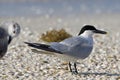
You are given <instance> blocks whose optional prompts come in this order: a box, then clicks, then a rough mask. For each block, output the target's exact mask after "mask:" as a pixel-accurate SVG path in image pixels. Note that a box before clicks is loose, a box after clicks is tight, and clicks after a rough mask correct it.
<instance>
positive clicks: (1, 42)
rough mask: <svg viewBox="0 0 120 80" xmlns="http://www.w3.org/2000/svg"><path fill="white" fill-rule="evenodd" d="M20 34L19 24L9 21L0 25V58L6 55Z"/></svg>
mask: <svg viewBox="0 0 120 80" xmlns="http://www.w3.org/2000/svg"><path fill="white" fill-rule="evenodd" d="M19 33H20V25H19V24H18V23H17V22H14V21H8V22H3V23H1V24H0V58H2V57H3V56H4V55H5V53H6V52H7V48H8V45H9V44H10V43H11V41H12V39H13V38H14V37H16V36H18V35H19Z"/></svg>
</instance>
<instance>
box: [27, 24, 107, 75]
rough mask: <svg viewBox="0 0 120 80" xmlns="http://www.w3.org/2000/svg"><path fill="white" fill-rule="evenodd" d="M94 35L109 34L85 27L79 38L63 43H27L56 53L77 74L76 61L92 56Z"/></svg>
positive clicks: (90, 26) (72, 38) (69, 39)
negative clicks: (67, 62)
mask: <svg viewBox="0 0 120 80" xmlns="http://www.w3.org/2000/svg"><path fill="white" fill-rule="evenodd" d="M94 33H99V34H106V33H107V32H105V31H101V30H98V29H96V28H95V27H94V26H92V25H85V26H83V28H82V29H81V31H80V33H79V35H78V36H74V37H70V38H67V39H65V40H63V41H61V42H52V43H50V45H47V44H40V43H29V42H25V43H26V44H28V46H30V47H34V48H36V49H42V50H45V51H49V52H54V53H55V54H56V55H57V56H58V57H59V58H62V59H64V60H66V61H69V68H70V71H71V72H72V73H75V74H77V73H78V71H77V68H76V61H77V60H78V59H85V58H87V57H88V56H89V55H90V53H91V51H92V49H93V37H92V35H93V34H94ZM71 62H73V63H74V70H73V69H72V67H71Z"/></svg>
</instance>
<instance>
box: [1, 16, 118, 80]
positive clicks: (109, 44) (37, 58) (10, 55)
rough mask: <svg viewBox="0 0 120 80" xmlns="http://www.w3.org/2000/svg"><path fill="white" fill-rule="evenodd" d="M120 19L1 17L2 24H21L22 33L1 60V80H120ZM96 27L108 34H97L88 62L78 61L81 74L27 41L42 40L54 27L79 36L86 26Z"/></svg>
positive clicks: (100, 17) (115, 17)
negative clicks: (35, 50) (35, 51)
mask: <svg viewBox="0 0 120 80" xmlns="http://www.w3.org/2000/svg"><path fill="white" fill-rule="evenodd" d="M119 19H120V16H119V14H118V15H116V14H115V15H114V14H113V15H96V16H85V15H81V16H78V17H74V16H73V17H61V16H57V17H51V16H48V15H45V16H42V17H11V18H9V17H1V18H0V22H2V21H9V20H13V21H16V22H18V23H19V24H20V25H21V28H22V30H21V34H20V35H19V37H17V38H15V39H14V40H13V41H12V43H11V44H10V45H9V49H8V52H7V53H6V55H5V56H4V58H3V59H2V60H0V72H1V73H0V80H120V50H119V47H120V27H119V26H120V22H119ZM84 24H92V25H95V26H96V27H97V28H100V29H103V30H106V31H107V32H108V34H107V35H95V36H94V37H95V39H94V43H95V44H94V49H93V51H92V53H91V55H90V56H89V57H88V58H86V59H85V60H78V64H77V68H78V71H79V74H78V75H72V74H71V73H70V72H69V70H68V69H67V67H68V66H67V64H65V62H64V61H63V60H60V59H59V58H57V57H56V56H54V55H51V56H49V55H46V54H43V53H34V52H32V51H31V48H30V47H28V46H27V45H25V44H24V41H30V42H40V43H42V42H43V41H42V40H41V41H38V39H39V37H40V35H41V34H42V33H44V32H45V31H47V30H50V29H52V28H56V29H61V28H65V29H66V30H67V32H69V33H70V34H71V35H73V36H75V35H77V34H78V33H79V31H80V29H81V27H82V25H84Z"/></svg>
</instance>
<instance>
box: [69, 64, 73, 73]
mask: <svg viewBox="0 0 120 80" xmlns="http://www.w3.org/2000/svg"><path fill="white" fill-rule="evenodd" d="M69 69H70V72H72V68H71V63H70V62H69Z"/></svg>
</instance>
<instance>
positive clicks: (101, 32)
mask: <svg viewBox="0 0 120 80" xmlns="http://www.w3.org/2000/svg"><path fill="white" fill-rule="evenodd" d="M93 32H94V33H99V34H107V32H106V31H102V30H98V29H96V30H94V31H93Z"/></svg>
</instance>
